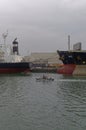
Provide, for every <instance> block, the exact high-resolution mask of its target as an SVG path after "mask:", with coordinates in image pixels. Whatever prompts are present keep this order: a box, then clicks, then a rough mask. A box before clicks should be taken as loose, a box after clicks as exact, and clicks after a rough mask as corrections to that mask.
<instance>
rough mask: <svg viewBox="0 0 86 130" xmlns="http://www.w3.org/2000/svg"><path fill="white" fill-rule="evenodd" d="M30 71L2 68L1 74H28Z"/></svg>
mask: <svg viewBox="0 0 86 130" xmlns="http://www.w3.org/2000/svg"><path fill="white" fill-rule="evenodd" d="M28 72H30V70H29V69H24V68H0V74H17V73H25V74H26V73H28Z"/></svg>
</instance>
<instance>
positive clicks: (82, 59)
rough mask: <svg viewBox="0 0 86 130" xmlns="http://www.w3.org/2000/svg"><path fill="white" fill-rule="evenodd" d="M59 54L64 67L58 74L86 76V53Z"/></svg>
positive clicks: (68, 52)
mask: <svg viewBox="0 0 86 130" xmlns="http://www.w3.org/2000/svg"><path fill="white" fill-rule="evenodd" d="M58 54H59V58H60V60H61V61H62V62H63V66H62V67H60V68H58V70H57V73H59V74H70V75H82V76H86V51H58Z"/></svg>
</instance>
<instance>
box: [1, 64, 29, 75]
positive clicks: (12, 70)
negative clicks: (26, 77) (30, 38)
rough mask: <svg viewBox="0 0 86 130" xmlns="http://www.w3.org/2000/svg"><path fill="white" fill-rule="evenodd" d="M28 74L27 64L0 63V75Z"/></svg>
mask: <svg viewBox="0 0 86 130" xmlns="http://www.w3.org/2000/svg"><path fill="white" fill-rule="evenodd" d="M28 72H30V66H29V63H28V62H16V63H0V74H19V73H24V74H26V73H28Z"/></svg>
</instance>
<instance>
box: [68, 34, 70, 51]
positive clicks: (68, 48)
mask: <svg viewBox="0 0 86 130" xmlns="http://www.w3.org/2000/svg"><path fill="white" fill-rule="evenodd" d="M68 51H70V35H68Z"/></svg>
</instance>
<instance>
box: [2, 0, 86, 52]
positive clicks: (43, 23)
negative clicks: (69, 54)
mask: <svg viewBox="0 0 86 130" xmlns="http://www.w3.org/2000/svg"><path fill="white" fill-rule="evenodd" d="M6 30H8V37H7V44H8V43H10V44H11V42H12V41H13V40H14V39H15V38H16V37H17V38H18V42H19V48H20V49H19V50H20V54H23V55H28V54H29V53H31V52H54V51H56V50H57V49H62V50H63V49H65V50H66V49H67V46H68V44H67V41H68V40H67V39H68V35H70V36H71V48H72V45H73V44H74V43H76V42H82V44H83V48H86V0H0V42H3V40H2V33H4V32H6Z"/></svg>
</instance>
